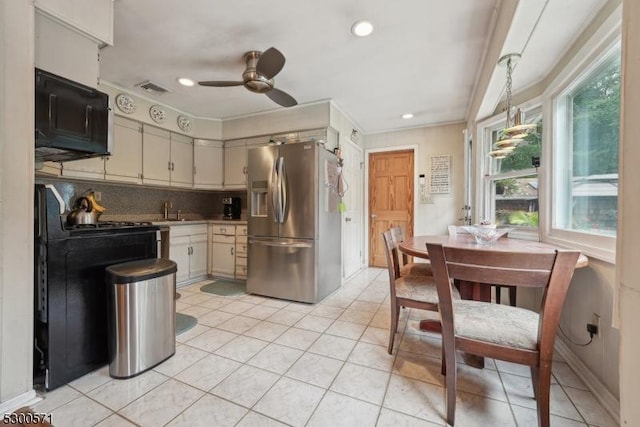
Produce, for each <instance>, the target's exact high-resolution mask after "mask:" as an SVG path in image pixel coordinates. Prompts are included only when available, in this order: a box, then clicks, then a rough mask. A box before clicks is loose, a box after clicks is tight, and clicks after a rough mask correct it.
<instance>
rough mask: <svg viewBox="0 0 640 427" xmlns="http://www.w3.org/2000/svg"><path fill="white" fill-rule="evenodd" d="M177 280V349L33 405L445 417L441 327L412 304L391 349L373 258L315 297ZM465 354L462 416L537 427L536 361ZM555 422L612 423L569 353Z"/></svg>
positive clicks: (279, 417)
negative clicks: (182, 326)
mask: <svg viewBox="0 0 640 427" xmlns="http://www.w3.org/2000/svg"><path fill="white" fill-rule="evenodd" d="M201 285H202V284H194V285H190V286H188V287H184V288H180V293H181V294H182V297H181V298H180V299H179V300H178V302H177V308H178V311H180V312H182V313H187V314H191V315H193V316H195V317H197V318H198V321H199V323H198V325H196V326H195V327H194V328H192V329H190V330H189V331H187V332H185V333H183V334H181V335H179V336H178V337H177V341H178V344H177V348H176V354H175V355H174V356H173V357H172V358H171V359H169V360H167V361H166V362H164V363H162V364H161V365H159V366H157V367H156V368H155V369H153V370H150V371H148V372H146V373H144V374H142V375H139V376H137V377H134V378H131V379H129V380H114V379H112V378H110V377H109V375H108V367H104V368H102V369H100V370H98V371H96V372H93V373H90V374H88V375H85V376H84V377H82V378H80V379H78V380H76V381H73V382H72V383H70V384H68V385H66V386H64V387H61V388H59V389H57V390H54V391H53V392H50V393H47V394H46V395H45V396H44V399H43V400H42V401H40V402H39V403H38V404H36V405H35V406H34V410H35V411H37V412H51V413H52V419H53V424H54V425H55V426H57V427H63V426H80V427H85V426H93V425H96V426H101V427H105V426H131V425H143V426H161V425H170V426H234V425H236V426H249V427H253V426H281V425H294V426H314V427H315V426H332V427H333V426H349V427H351V426H359V427H360V426H433V425H440V426H442V425H445V422H444V388H443V377H442V376H441V375H440V338H439V337H438V336H437V335H431V334H427V333H422V332H420V331H419V330H418V329H417V326H418V321H419V319H421V318H424V317H425V316H429V315H433V314H432V313H425V312H420V311H415V310H413V311H409V310H404V313H403V314H402V321H401V325H400V333H399V334H398V335H397V337H396V345H395V347H396V349H395V350H394V353H393V355H389V354H387V351H386V345H387V340H388V327H389V326H388V325H389V302H388V286H389V285H388V276H387V274H386V270H382V269H366V270H364V271H362V272H361V273H360V274H358V275H357V276H356V277H355V278H353V279H352V280H350V281H349V282H348V283H347V284H345V285H344V286H343V287H342V288H341V289H340V290H339V291H337V292H336V293H334V294H333V295H331V296H330V297H328V298H326V299H325V300H324V301H323V302H322V303H320V304H316V305H307V304H300V303H289V302H286V301H281V300H276V299H271V298H263V297H258V296H254V295H241V296H236V297H232V298H227V297H220V296H215V295H212V294H208V293H202V292H200V286H201ZM486 365H487V367H486V368H485V369H483V370H479V369H476V368H472V367H470V366H466V365H464V364H460V365H459V368H458V369H459V370H458V372H459V376H458V378H459V379H458V381H459V385H458V390H459V391H458V406H457V411H456V425H457V426H460V427H464V426H516V425H517V426H537V418H536V412H535V401H534V399H533V394H532V390H531V381H530V378H529V370H528V368H526V367H524V368H523V367H520V366H518V365H513V364H510V363H505V362H500V361H497V362H496V361H493V360H487V363H486ZM553 372H554V381H553V382H554V383H553V385H552V393H551V394H552V403H551V412H552V419H551V423H552V425H553V426H587V425H589V426H603V427H610V426H614V425H616V423H615V421H614V420H613V419H612V418H611V417H610V416H609V415H608V414H607V413H606V412H605V411H604V409H603V408H602V407H601V406H600V405H599V404H598V403H597V401H596V400H595V398H594V396H593V395H592V393H591V392H590V391H588V390H587V388H586V387H585V386H584V384H583V383H582V382H581V381H580V379H579V378H578V377H577V376H576V375H575V374H574V373H573V372H572V371H571V369H570V368H569V367H568V366H567V365H566V364H565V363H563V362H562V361H558V362H556V363H554V369H553Z"/></svg>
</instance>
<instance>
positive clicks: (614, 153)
mask: <svg viewBox="0 0 640 427" xmlns="http://www.w3.org/2000/svg"><path fill="white" fill-rule="evenodd" d="M620 56H621V52H620V44H619V43H617V44H616V45H615V46H614V47H613V48H611V49H609V51H608V52H605V53H604V54H603V55H601V57H600V59H599V60H598V61H596V62H595V63H593V64H592V65H591V66H590V67H588V68H587V71H586V72H585V73H584V74H583V76H582V77H581V78H579V79H576V80H575V81H573V82H572V84H571V85H570V86H568V87H567V88H565V89H564V90H563V91H562V92H560V93H559V95H558V96H557V97H556V98H555V102H554V115H555V120H556V127H555V135H554V142H555V144H554V157H555V158H556V164H555V167H554V189H555V190H556V192H555V193H554V194H553V196H552V197H553V206H554V209H553V219H552V227H553V229H556V230H565V231H571V232H575V233H583V234H589V235H596V236H606V237H611V238H613V237H615V235H616V229H617V217H618V141H619V134H620Z"/></svg>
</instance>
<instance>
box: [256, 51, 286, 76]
mask: <svg viewBox="0 0 640 427" xmlns="http://www.w3.org/2000/svg"><path fill="white" fill-rule="evenodd" d="M284 61H285V59H284V55H283V54H282V53H281V52H280V51H279V50H278V49H276V48H275V47H270V48H269V49H267V50H265V51H264V52H263V53H262V55H260V58H259V59H258V64H257V65H256V71H257V72H258V74H262V75H263V76H265V77H266V78H267V79H272V78H273V76H275V75H276V74H278V73H279V72H280V70H282V67H284Z"/></svg>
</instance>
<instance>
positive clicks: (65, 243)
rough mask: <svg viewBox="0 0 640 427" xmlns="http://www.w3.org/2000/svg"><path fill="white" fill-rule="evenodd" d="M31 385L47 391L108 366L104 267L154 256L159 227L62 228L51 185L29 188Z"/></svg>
mask: <svg viewBox="0 0 640 427" xmlns="http://www.w3.org/2000/svg"><path fill="white" fill-rule="evenodd" d="M34 205H35V233H34V234H35V254H34V261H35V266H34V276H35V277H34V287H35V289H34V292H35V301H34V303H35V307H34V335H35V343H34V361H33V364H34V384H43V385H44V387H45V388H46V389H47V390H53V389H55V388H57V387H59V386H61V385H63V384H66V383H68V382H69V381H72V380H74V379H76V378H78V377H80V376H82V375H84V374H86V373H88V372H91V371H93V370H95V369H97V368H99V367H101V366H103V365H106V364H107V363H108V350H107V345H108V344H107V343H108V341H107V338H108V336H107V286H106V283H105V268H106V267H107V266H109V265H113V264H118V263H122V262H127V261H136V260H141V259H147V258H156V257H157V255H158V245H159V231H158V230H159V227H158V226H155V225H152V224H150V223H136V222H100V221H99V222H97V223H95V224H77V225H73V226H67V224H66V220H65V215H64V213H65V212H66V210H65V203H64V201H63V200H62V198H60V196H59V195H58V194H57V192H56V191H55V188H53V186H44V185H36V188H35V201H34Z"/></svg>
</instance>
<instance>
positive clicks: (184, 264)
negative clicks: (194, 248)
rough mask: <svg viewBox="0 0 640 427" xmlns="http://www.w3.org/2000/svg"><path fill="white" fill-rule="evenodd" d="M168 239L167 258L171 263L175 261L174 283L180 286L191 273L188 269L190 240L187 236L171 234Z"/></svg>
mask: <svg viewBox="0 0 640 427" xmlns="http://www.w3.org/2000/svg"><path fill="white" fill-rule="evenodd" d="M172 229H173V227H172ZM169 239H170V240H169V242H170V245H169V258H170V259H171V260H172V261H175V263H176V265H177V267H178V271H177V272H176V283H177V284H180V283H184V282H187V281H188V280H189V275H190V273H191V271H190V270H191V269H190V268H189V258H190V257H191V249H190V247H191V239H190V238H189V236H175V235H172V233H171V232H170V237H169Z"/></svg>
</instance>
